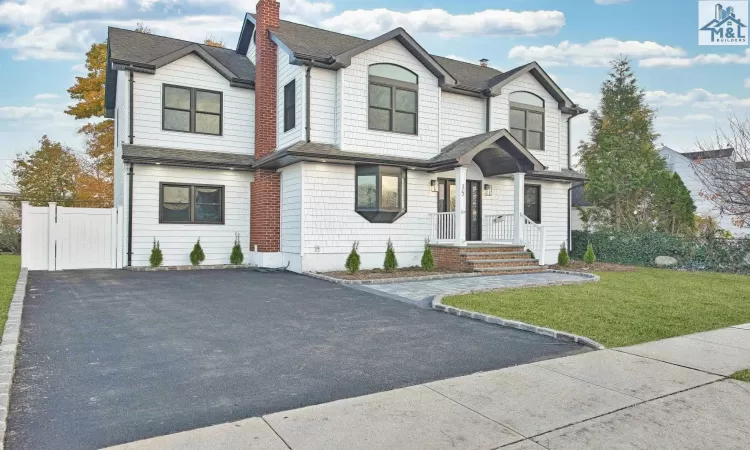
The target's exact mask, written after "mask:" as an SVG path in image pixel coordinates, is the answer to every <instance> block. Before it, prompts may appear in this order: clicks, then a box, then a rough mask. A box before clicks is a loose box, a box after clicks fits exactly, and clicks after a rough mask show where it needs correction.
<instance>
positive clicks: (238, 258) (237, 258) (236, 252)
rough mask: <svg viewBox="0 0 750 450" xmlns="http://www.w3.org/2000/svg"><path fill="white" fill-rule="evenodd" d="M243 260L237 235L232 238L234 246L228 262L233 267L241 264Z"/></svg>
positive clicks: (243, 256) (238, 235)
mask: <svg viewBox="0 0 750 450" xmlns="http://www.w3.org/2000/svg"><path fill="white" fill-rule="evenodd" d="M244 260H245V255H243V254H242V245H240V234H239V233H237V235H236V237H235V238H234V246H233V247H232V254H231V255H229V262H230V263H232V264H234V265H235V266H237V265H239V264H242V261H244Z"/></svg>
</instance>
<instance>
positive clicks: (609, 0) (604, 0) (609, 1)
mask: <svg viewBox="0 0 750 450" xmlns="http://www.w3.org/2000/svg"><path fill="white" fill-rule="evenodd" d="M629 1H630V0H594V3H596V4H597V5H616V4H618V3H627V2H629Z"/></svg>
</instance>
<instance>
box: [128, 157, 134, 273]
mask: <svg viewBox="0 0 750 450" xmlns="http://www.w3.org/2000/svg"><path fill="white" fill-rule="evenodd" d="M133 166H134V164H133V163H130V170H129V171H128V267H130V266H132V265H133V173H134V172H133Z"/></svg>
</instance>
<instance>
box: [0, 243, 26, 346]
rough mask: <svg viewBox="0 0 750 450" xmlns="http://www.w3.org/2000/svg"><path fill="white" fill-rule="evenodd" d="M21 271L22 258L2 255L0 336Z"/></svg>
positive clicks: (0, 270) (0, 263)
mask: <svg viewBox="0 0 750 450" xmlns="http://www.w3.org/2000/svg"><path fill="white" fill-rule="evenodd" d="M20 270H21V257H20V256H18V255H0V336H1V335H2V331H3V330H4V329H5V321H6V320H8V307H9V306H10V301H11V299H12V298H13V293H14V292H15V290H16V281H18V273H19V271H20Z"/></svg>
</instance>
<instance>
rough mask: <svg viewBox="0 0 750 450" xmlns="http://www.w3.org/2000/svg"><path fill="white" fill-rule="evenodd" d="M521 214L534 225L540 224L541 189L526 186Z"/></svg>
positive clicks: (539, 187)
mask: <svg viewBox="0 0 750 450" xmlns="http://www.w3.org/2000/svg"><path fill="white" fill-rule="evenodd" d="M523 213H524V215H526V217H528V218H529V219H530V220H532V221H533V222H534V223H542V188H541V186H538V185H533V184H527V185H525V186H524V192H523Z"/></svg>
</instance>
